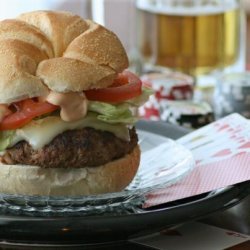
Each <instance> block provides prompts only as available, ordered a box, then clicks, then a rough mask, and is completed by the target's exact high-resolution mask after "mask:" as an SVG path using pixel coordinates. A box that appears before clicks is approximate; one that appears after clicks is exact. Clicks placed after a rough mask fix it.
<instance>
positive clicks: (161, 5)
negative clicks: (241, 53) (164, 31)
mask: <svg viewBox="0 0 250 250" xmlns="http://www.w3.org/2000/svg"><path fill="white" fill-rule="evenodd" d="M197 2H198V1H197ZM197 2H196V3H197ZM136 7H137V9H140V10H144V11H148V12H150V13H155V14H165V15H176V16H200V15H213V14H220V13H224V12H227V11H230V10H234V9H237V8H239V3H237V1H235V0H224V1H216V2H213V3H208V4H206V5H205V4H203V5H202V4H198V3H197V4H196V5H194V6H180V5H176V6H174V4H173V3H172V1H149V0H138V1H137V2H136Z"/></svg>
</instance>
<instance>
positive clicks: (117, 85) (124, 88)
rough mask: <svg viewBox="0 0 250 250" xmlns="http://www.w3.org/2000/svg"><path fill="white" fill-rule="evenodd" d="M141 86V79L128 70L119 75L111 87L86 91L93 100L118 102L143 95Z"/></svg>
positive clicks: (88, 97)
mask: <svg viewBox="0 0 250 250" xmlns="http://www.w3.org/2000/svg"><path fill="white" fill-rule="evenodd" d="M141 87H142V82H141V80H140V79H139V78H138V77H137V76H136V75H135V74H133V73H131V72H129V71H127V70H126V71H124V72H123V73H121V74H119V75H118V77H117V78H116V79H115V80H114V83H113V85H111V86H110V87H109V88H105V89H93V90H87V91H85V92H84V93H85V95H86V96H87V99H89V100H91V101H100V102H108V103H117V102H122V101H126V100H129V99H132V98H134V97H136V96H139V95H141V93H142V89H141Z"/></svg>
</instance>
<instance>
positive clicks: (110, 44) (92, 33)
mask: <svg viewBox="0 0 250 250" xmlns="http://www.w3.org/2000/svg"><path fill="white" fill-rule="evenodd" d="M0 64H1V71H0V103H12V102H16V101H19V100H22V99H26V98H32V97H36V96H44V95H46V94H47V93H48V91H49V89H51V90H53V91H56V92H71V91H73V92H79V91H83V90H88V89H92V88H105V87H108V86H110V85H111V84H112V81H113V80H114V78H115V77H116V75H117V74H118V73H119V72H121V71H123V70H124V69H126V68H127V67H128V58H127V55H126V52H125V50H124V48H123V46H122V44H121V42H120V40H119V39H118V38H117V36H116V35H115V34H114V33H113V32H111V31H109V30H107V29H106V28H104V27H103V26H101V25H99V24H96V23H94V22H93V21H90V20H83V19H82V18H80V17H79V16H77V15H74V14H72V13H70V12H59V11H34V12H30V13H25V14H22V15H21V16H19V17H18V18H17V19H13V20H12V19H11V20H3V21H1V22H0Z"/></svg>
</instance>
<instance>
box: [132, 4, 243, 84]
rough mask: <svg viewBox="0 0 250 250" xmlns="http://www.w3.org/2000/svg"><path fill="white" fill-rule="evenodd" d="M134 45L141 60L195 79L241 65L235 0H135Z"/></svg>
mask: <svg viewBox="0 0 250 250" xmlns="http://www.w3.org/2000/svg"><path fill="white" fill-rule="evenodd" d="M136 7H137V12H138V29H137V48H138V50H139V53H140V55H141V56H142V58H143V62H144V65H146V66H149V67H151V66H152V67H154V66H163V67H166V68H170V69H172V70H178V71H182V72H184V73H187V74H190V75H192V76H194V77H195V78H196V79H200V80H201V81H202V79H203V78H204V79H206V77H209V76H211V75H216V74H217V73H221V72H232V71H234V72H237V71H242V70H244V68H245V32H246V27H245V15H244V12H243V10H242V8H241V1H240V0H137V1H136Z"/></svg>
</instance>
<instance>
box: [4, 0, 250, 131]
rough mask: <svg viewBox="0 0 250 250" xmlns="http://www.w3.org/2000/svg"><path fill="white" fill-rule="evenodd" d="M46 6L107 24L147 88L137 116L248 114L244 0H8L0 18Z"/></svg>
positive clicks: (248, 33)
mask: <svg viewBox="0 0 250 250" xmlns="http://www.w3.org/2000/svg"><path fill="white" fill-rule="evenodd" d="M39 9H48V10H66V11H71V12H74V13H76V14H78V15H80V16H82V17H83V18H89V19H94V20H95V21H96V22H98V23H100V24H103V25H105V26H106V27H107V28H109V29H111V30H112V31H114V32H115V33H116V34H117V35H118V37H119V38H120V39H121V41H122V43H123V45H124V47H125V49H126V51H127V53H128V56H129V60H130V69H131V70H132V71H135V72H136V73H137V74H139V75H140V76H141V79H142V80H143V82H145V83H147V85H150V86H151V87H152V88H153V90H154V91H155V95H153V96H152V97H151V99H150V101H149V102H148V103H146V105H145V106H144V107H143V108H142V109H141V110H140V115H141V116H142V117H143V118H145V119H149V120H163V121H166V122H170V123H173V124H178V125H181V126H184V127H187V128H190V129H196V128H199V127H201V126H203V125H206V124H208V123H210V122H212V121H213V120H215V119H219V118H221V117H223V116H226V115H228V114H230V113H233V112H238V113H241V114H242V115H243V116H245V117H246V118H250V73H249V72H248V71H247V69H248V68H249V69H250V47H249V46H247V45H248V43H249V42H250V1H248V0H193V1H192V0H119V1H116V0H36V1H33V0H23V1H19V0H8V1H0V19H5V18H14V17H16V16H18V15H19V14H20V13H22V12H27V11H32V10H39Z"/></svg>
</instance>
